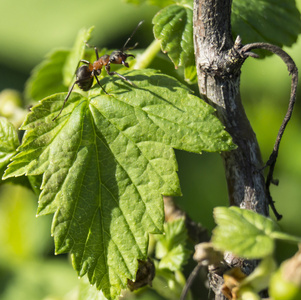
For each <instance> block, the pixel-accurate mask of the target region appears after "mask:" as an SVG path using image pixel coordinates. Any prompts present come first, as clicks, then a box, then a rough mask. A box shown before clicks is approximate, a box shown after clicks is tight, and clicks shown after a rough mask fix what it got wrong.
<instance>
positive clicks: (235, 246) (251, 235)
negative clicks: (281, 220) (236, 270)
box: [212, 206, 301, 259]
mask: <svg viewBox="0 0 301 300" xmlns="http://www.w3.org/2000/svg"><path fill="white" fill-rule="evenodd" d="M214 218H215V222H216V223H217V225H218V226H217V227H216V228H215V229H214V230H213V237H212V241H213V243H214V245H215V247H217V248H218V249H220V250H222V251H230V252H233V253H234V254H236V255H238V256H240V257H245V258H249V259H254V258H256V259H260V258H264V257H266V256H269V255H271V254H273V252H274V248H275V239H281V240H283V241H288V242H293V243H296V244H297V243H300V242H301V238H298V237H294V236H291V235H289V234H285V233H282V232H280V229H279V226H278V225H277V223H276V222H274V221H273V220H271V219H269V218H266V217H264V216H262V215H260V214H257V213H255V212H253V211H250V210H246V209H240V208H238V207H234V206H232V207H229V208H227V207H216V208H215V209H214Z"/></svg>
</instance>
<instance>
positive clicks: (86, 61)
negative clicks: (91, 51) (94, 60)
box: [76, 59, 90, 70]
mask: <svg viewBox="0 0 301 300" xmlns="http://www.w3.org/2000/svg"><path fill="white" fill-rule="evenodd" d="M81 62H82V63H84V64H86V65H90V62H89V61H88V60H85V59H81V60H80V61H79V62H78V64H77V68H76V70H77V69H78V65H79V63H81Z"/></svg>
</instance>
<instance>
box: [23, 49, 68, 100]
mask: <svg viewBox="0 0 301 300" xmlns="http://www.w3.org/2000/svg"><path fill="white" fill-rule="evenodd" d="M69 53H70V51H68V50H56V51H53V52H51V53H50V54H49V55H48V56H47V57H46V59H45V60H44V61H43V62H42V63H40V64H39V65H37V66H36V67H35V68H34V69H33V71H32V73H31V76H30V78H29V80H28V81H27V82H26V87H25V97H26V98H27V99H29V100H35V101H39V100H41V99H43V98H45V97H46V96H48V95H52V94H54V93H58V92H66V91H67V90H68V87H67V86H66V85H65V84H64V80H63V67H64V64H65V62H66V59H67V57H68V55H69Z"/></svg>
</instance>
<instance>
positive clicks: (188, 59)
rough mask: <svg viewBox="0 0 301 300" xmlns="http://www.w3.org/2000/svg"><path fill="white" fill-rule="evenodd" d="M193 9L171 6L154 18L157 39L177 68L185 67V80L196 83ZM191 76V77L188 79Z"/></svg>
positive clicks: (184, 6)
mask: <svg viewBox="0 0 301 300" xmlns="http://www.w3.org/2000/svg"><path fill="white" fill-rule="evenodd" d="M192 13H193V12H192V7H189V6H187V5H179V4H174V5H169V6H167V7H166V8H164V9H162V10H161V11H159V12H158V13H157V14H156V15H155V17H154V18H153V24H154V35H155V38H156V39H158V40H159V41H160V42H161V48H162V51H163V52H166V53H167V54H168V56H169V57H170V59H171V60H172V61H173V63H174V65H175V67H176V68H177V67H178V66H183V67H184V70H185V69H186V68H188V69H189V71H184V74H185V76H186V77H185V80H187V81H190V82H194V81H195V79H196V76H195V73H193V74H191V69H192V68H194V69H195V58H194V48H193V29H192ZM187 76H189V77H187Z"/></svg>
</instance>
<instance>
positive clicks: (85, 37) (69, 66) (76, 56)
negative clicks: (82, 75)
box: [63, 26, 94, 86]
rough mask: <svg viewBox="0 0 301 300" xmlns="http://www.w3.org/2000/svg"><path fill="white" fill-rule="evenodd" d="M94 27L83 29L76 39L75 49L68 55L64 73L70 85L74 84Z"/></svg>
mask: <svg viewBox="0 0 301 300" xmlns="http://www.w3.org/2000/svg"><path fill="white" fill-rule="evenodd" d="M93 29H94V27H93V26H92V27H90V28H89V29H81V30H80V31H79V33H78V35H77V38H76V40H75V43H74V46H73V50H72V51H71V52H70V54H69V56H68V57H67V60H66V63H65V64H64V68H63V74H64V84H65V85H66V86H69V85H70V84H72V81H73V79H74V74H75V72H76V70H77V68H78V63H79V61H80V60H81V59H83V58H84V54H85V48H86V44H85V43H86V42H88V41H89V39H90V37H91V33H92V31H93Z"/></svg>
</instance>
